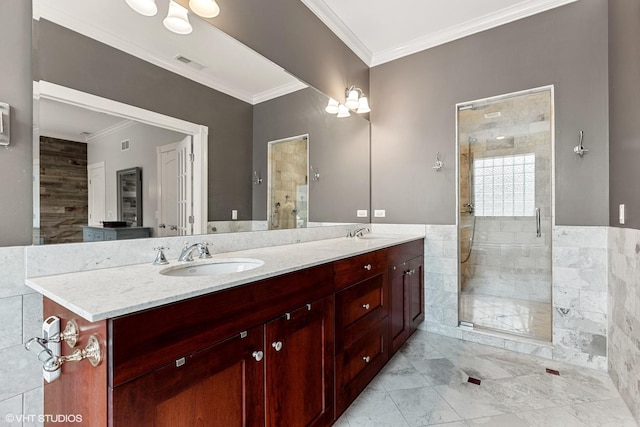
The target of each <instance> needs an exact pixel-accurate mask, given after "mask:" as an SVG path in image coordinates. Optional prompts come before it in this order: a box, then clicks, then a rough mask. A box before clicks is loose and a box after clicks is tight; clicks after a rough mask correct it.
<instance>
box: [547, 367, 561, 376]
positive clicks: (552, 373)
mask: <svg viewBox="0 0 640 427" xmlns="http://www.w3.org/2000/svg"><path fill="white" fill-rule="evenodd" d="M547 374H551V375H558V376H559V375H560V371H556V370H555V369H549V368H547Z"/></svg>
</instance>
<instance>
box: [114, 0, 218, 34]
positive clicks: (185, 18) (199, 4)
mask: <svg viewBox="0 0 640 427" xmlns="http://www.w3.org/2000/svg"><path fill="white" fill-rule="evenodd" d="M125 1H126V2H127V4H128V5H129V7H130V8H131V9H133V10H135V11H136V12H138V13H139V14H140V15H143V16H154V15H155V14H156V13H158V6H157V5H156V1H155V0H125ZM189 8H191V10H192V11H193V13H195V14H196V15H198V16H201V17H203V18H215V17H216V16H218V14H220V6H218V3H216V2H215V0H190V1H189ZM162 23H163V24H164V26H165V28H166V29H167V30H169V31H172V32H174V33H176V34H190V33H191V32H192V31H193V27H192V26H191V23H190V22H189V11H188V10H187V9H186V8H184V7H183V6H181V5H179V4H178V3H176V2H175V1H173V0H169V10H168V12H167V17H166V18H164V20H163V21H162Z"/></svg>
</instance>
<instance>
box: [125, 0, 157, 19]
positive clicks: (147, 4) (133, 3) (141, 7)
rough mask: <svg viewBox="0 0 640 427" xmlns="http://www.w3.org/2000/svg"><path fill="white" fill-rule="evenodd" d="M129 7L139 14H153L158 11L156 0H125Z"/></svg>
mask: <svg viewBox="0 0 640 427" xmlns="http://www.w3.org/2000/svg"><path fill="white" fill-rule="evenodd" d="M126 2H127V4H128V5H129V7H130V8H131V9H133V10H135V11H136V12H138V13H139V14H140V15H144V16H153V15H155V14H156V13H158V6H156V0H126Z"/></svg>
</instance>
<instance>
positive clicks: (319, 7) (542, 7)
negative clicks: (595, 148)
mask: <svg viewBox="0 0 640 427" xmlns="http://www.w3.org/2000/svg"><path fill="white" fill-rule="evenodd" d="M301 1H302V3H304V4H305V5H306V6H307V7H308V8H309V9H310V10H311V11H312V12H313V13H314V14H315V15H316V16H317V17H318V18H319V19H320V20H321V21H322V22H323V23H324V24H325V25H326V26H327V27H329V29H330V30H331V31H333V33H334V34H335V35H336V36H338V37H339V38H340V40H342V42H343V43H344V44H346V45H347V46H348V47H349V48H350V49H351V50H352V51H353V52H354V53H355V54H356V55H357V56H358V57H359V58H360V59H362V60H363V61H364V62H365V63H366V64H367V65H368V66H369V67H375V66H376V65H381V64H384V63H386V62H390V61H393V60H396V59H399V58H402V57H404V56H407V55H411V54H413V53H416V52H420V51H423V50H426V49H429V48H432V47H435V46H439V45H441V44H445V43H448V42H451V41H454V40H457V39H461V38H463V37H466V36H470V35H472V34H475V33H479V32H481V31H485V30H488V29H491V28H495V27H498V26H500V25H504V24H508V23H509V22H513V21H517V20H518V19H522V18H526V17H529V16H532V15H535V14H538V13H541V12H545V11H547V10H550V9H554V8H556V7H559V6H564V5H565V4H569V3H573V2H576V1H578V0H531V1H528V2H526V4H523V2H521V3H519V4H516V5H513V6H510V7H507V8H504V9H501V10H499V11H497V12H494V13H490V14H488V15H484V16H482V17H480V18H477V19H473V20H470V21H467V22H464V23H462V24H460V25H456V26H453V27H450V28H447V29H445V30H442V31H439V32H437V33H433V34H429V35H426V36H424V37H419V38H417V39H415V40H412V41H410V42H408V43H407V44H405V45H402V46H398V47H394V48H391V49H386V50H381V51H378V52H371V50H369V49H368V48H367V47H366V46H365V45H364V43H362V41H360V39H359V38H358V37H357V36H356V35H355V34H354V33H353V32H352V31H351V30H350V29H349V28H348V27H347V26H346V25H345V23H344V22H343V21H342V20H341V19H340V18H339V17H338V15H336V14H335V12H333V10H331V8H329V6H327V4H326V3H325V2H324V1H323V0H301Z"/></svg>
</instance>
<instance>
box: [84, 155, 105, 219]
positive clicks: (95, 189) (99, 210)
mask: <svg viewBox="0 0 640 427" xmlns="http://www.w3.org/2000/svg"><path fill="white" fill-rule="evenodd" d="M87 178H88V180H89V182H88V185H89V203H88V205H89V218H88V222H89V225H94V226H95V225H102V224H101V221H104V220H105V193H106V190H105V173H104V162H100V163H94V164H92V165H88V166H87Z"/></svg>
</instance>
